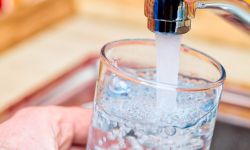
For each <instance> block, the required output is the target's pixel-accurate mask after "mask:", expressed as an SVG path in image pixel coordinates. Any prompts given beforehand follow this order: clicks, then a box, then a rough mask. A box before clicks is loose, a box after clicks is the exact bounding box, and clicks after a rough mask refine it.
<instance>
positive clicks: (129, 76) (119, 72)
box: [100, 39, 226, 92]
mask: <svg viewBox="0 0 250 150" xmlns="http://www.w3.org/2000/svg"><path fill="white" fill-rule="evenodd" d="M131 42H132V43H131ZM145 42H146V43H147V44H145ZM128 44H144V45H154V44H155V40H153V39H122V40H117V41H112V42H109V43H107V44H105V45H104V46H103V47H102V49H101V53H100V60H101V61H102V62H104V63H105V65H107V66H108V68H109V69H111V71H112V72H113V73H115V74H116V75H118V76H119V77H122V78H124V79H126V80H129V81H132V82H135V83H140V84H143V85H146V86H150V87H154V88H159V89H164V90H175V91H178V92H200V91H207V90H210V89H212V88H216V87H219V86H221V85H223V83H224V81H225V79H226V71H225V69H224V67H223V66H222V65H221V64H220V63H219V62H218V61H217V60H215V59H214V58H212V57H211V56H208V55H207V54H205V53H203V52H201V51H198V50H195V49H193V48H191V47H189V46H186V45H184V44H182V45H181V47H182V48H186V49H188V50H190V51H191V52H193V53H196V54H198V55H199V56H200V57H202V58H204V59H205V61H207V62H208V63H212V64H213V66H214V67H216V68H217V69H218V70H219V72H220V74H221V76H220V78H219V79H218V80H217V81H215V82H209V83H207V84H206V85H203V86H200V87H195V88H188V87H186V88H185V87H180V86H178V85H173V84H168V83H159V82H157V81H152V80H147V79H144V78H141V77H138V76H135V75H133V74H131V73H129V72H126V71H124V70H122V69H120V68H119V67H117V66H116V65H114V64H113V63H112V60H110V59H109V58H108V57H107V55H106V52H107V51H108V50H109V49H112V48H114V47H119V46H122V45H128Z"/></svg>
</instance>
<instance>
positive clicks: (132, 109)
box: [87, 39, 226, 150]
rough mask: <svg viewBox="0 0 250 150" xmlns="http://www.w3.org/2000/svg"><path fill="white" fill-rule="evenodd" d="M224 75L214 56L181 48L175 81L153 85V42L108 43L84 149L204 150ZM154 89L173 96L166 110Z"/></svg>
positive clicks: (101, 61)
mask: <svg viewBox="0 0 250 150" xmlns="http://www.w3.org/2000/svg"><path fill="white" fill-rule="evenodd" d="M225 77H226V74H225V70H224V68H223V66H222V65H220V63H218V62H217V61H216V60H214V59H213V58H211V57H209V56H207V55H206V54H204V53H202V52H199V51H196V50H193V49H191V48H189V47H186V46H182V48H181V54H180V70H179V79H178V85H170V84H164V83H158V82H157V81H156V48H155V41H154V40H149V39H148V40H147V39H141V40H140V39H134V40H121V41H116V42H112V43H108V44H107V45H105V46H104V47H103V49H102V51H101V57H100V66H99V78H98V81H97V87H96V94H95V101H94V113H93V118H92V124H91V127H90V131H89V138H88V145H87V149H88V150H118V149H119V150H120V149H128V150H151V149H152V150H208V149H209V147H210V143H211V139H212V136H213V130H214V126H215V120H216V116H217V110H218V105H219V101H220V97H221V92H222V89H223V82H224V80H225ZM157 91H161V92H164V91H165V92H166V93H168V94H170V93H172V94H176V95H177V96H176V100H175V101H174V102H175V105H173V108H171V110H168V109H167V108H169V107H165V106H167V105H168V97H167V96H166V97H164V104H163V103H162V102H159V99H158V98H157ZM161 99H162V98H161Z"/></svg>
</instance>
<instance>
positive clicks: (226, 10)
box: [144, 0, 250, 34]
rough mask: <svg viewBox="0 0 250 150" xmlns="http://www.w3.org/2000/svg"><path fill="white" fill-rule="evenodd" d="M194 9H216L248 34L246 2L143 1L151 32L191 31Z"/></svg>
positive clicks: (249, 16) (249, 15)
mask: <svg viewBox="0 0 250 150" xmlns="http://www.w3.org/2000/svg"><path fill="white" fill-rule="evenodd" d="M196 9H217V10H222V11H220V13H219V15H220V16H222V17H223V18H225V19H226V20H228V21H230V22H231V23H233V24H235V25H237V26H238V27H242V29H244V31H245V32H247V33H250V4H249V3H248V2H247V1H246V0H227V1H222V0H221V1H219V0H214V1H213V0H145V10H144V12H145V16H146V17H147V18H148V28H149V30H151V31H153V32H163V33H172V34H184V33H187V32H188V31H189V30H190V29H191V19H192V18H194V17H195V12H196Z"/></svg>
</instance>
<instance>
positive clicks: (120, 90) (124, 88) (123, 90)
mask: <svg viewBox="0 0 250 150" xmlns="http://www.w3.org/2000/svg"><path fill="white" fill-rule="evenodd" d="M109 90H110V91H111V92H112V93H113V94H115V95H124V96H127V94H128V93H129V91H130V88H129V85H128V83H126V82H125V81H122V80H121V79H120V78H119V77H116V76H114V77H113V78H111V81H110V83H109Z"/></svg>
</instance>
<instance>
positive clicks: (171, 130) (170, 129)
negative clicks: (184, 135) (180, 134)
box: [164, 127, 176, 136]
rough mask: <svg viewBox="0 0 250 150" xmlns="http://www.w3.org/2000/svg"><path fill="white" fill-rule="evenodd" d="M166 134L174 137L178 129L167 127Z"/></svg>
mask: <svg viewBox="0 0 250 150" xmlns="http://www.w3.org/2000/svg"><path fill="white" fill-rule="evenodd" d="M164 132H165V134H167V135H168V136H173V135H175V133H176V129H175V128H174V127H166V128H165V129H164Z"/></svg>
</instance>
